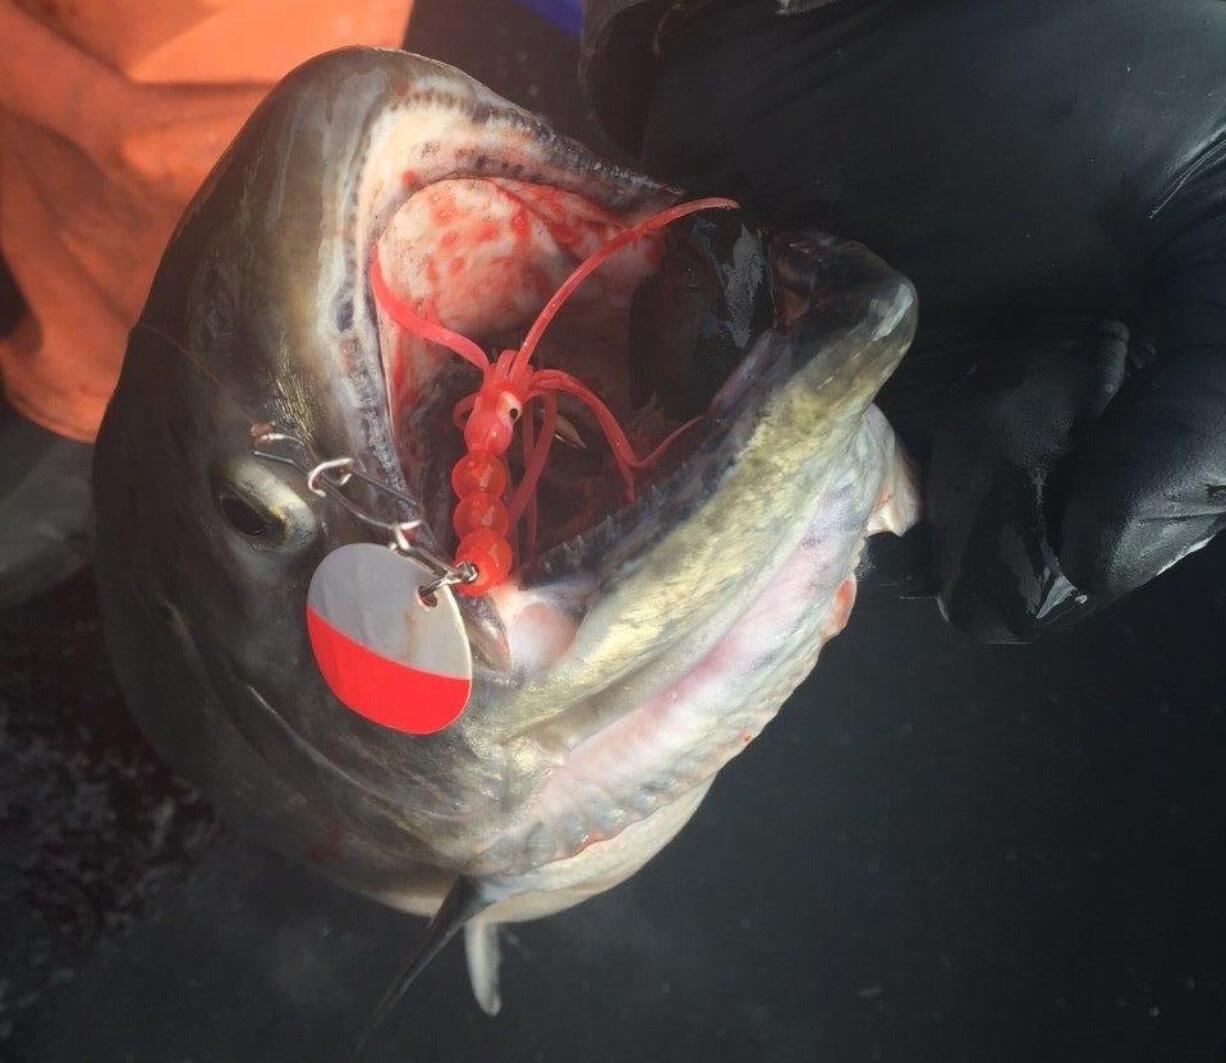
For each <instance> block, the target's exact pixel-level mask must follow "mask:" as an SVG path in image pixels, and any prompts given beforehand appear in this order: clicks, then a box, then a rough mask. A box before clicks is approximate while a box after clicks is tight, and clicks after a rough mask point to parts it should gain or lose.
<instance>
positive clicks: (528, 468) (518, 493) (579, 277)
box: [370, 197, 738, 597]
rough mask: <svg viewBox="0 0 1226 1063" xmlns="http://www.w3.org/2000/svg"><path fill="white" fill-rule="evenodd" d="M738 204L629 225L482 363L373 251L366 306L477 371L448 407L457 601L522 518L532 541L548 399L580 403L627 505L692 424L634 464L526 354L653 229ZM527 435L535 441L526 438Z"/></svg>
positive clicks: (494, 582)
mask: <svg viewBox="0 0 1226 1063" xmlns="http://www.w3.org/2000/svg"><path fill="white" fill-rule="evenodd" d="M737 206H738V204H737V203H735V202H734V201H733V200H731V199H723V198H718V197H712V198H708V199H699V200H694V201H692V202H690V203H683V204H680V205H678V206H675V207H670V208H669V209H667V210H664V211H661V212H660V213H658V214H653V215H652V216H651V217H649V218H645V219H644V220H642V221H640V222H638V223H636V224H635V225H632V226H630V227H629V228H627V229H626V230H624V231H623V232H621V233H619V234H618V235H617V236H615V237H613V239H611V240H609V241H608V242H607V243H605V244H604V245H603V246H602V247H600V248H599V249H598V250H597V251H595V252H593V253H592V254H591V255H589V256H588V257H587V258H586V259H584V260H583V262H581V263H580V264H579V265H578V266H577V267H576V268H575V270H574V271H573V272H572V273H571V274H570V276H569V277H567V278H566V280H565V281H563V282H562V285H561V286H560V287H559V288H558V290H557V291H556V292H554V294H553V295H552V296H551V297H550V299H549V301H548V302H547V303H546V304H545V306H544V308H543V309H542V310H541V312H540V314H538V315H537V318H536V320H535V321H534V322H533V323H532V326H531V327H530V328H529V329H528V332H527V334H526V335H525V336H524V340H523V343H521V344H520V346H519V348H518V349H512V350H504V351H503V352H502V353H501V354H499V355H498V357H497V358H494V359H491V358H490V357H489V356H488V355H487V354H486V353H485V351H484V350H482V349H481V347H480V346H479V345H478V344H476V343H474V342H473V341H472V340H470V339H469V338H468V337H467V336H463V335H461V334H460V333H458V332H454V331H452V330H451V329H448V328H446V327H445V326H443V325H441V324H439V323H438V322H436V321H430V320H429V319H427V318H425V317H423V316H422V315H420V314H418V313H417V312H416V311H414V310H413V309H412V308H411V307H410V306H409V305H408V303H407V302H406V301H405V300H403V299H400V298H399V297H398V296H396V295H395V294H394V293H393V292H392V290H391V289H390V288H389V287H388V285H387V281H386V280H385V278H384V276H383V270H382V267H381V266H380V264H379V256H378V254H377V253H375V254H373V255H372V257H371V267H370V281H371V288H372V290H373V292H374V296H375V299H376V301H377V302H378V303H379V305H380V306H382V307H383V309H384V310H385V311H386V312H387V313H388V314H389V315H390V316H391V318H392V320H393V321H395V322H396V324H397V325H399V326H400V327H401V328H402V329H404V330H405V331H407V332H411V333H413V334H414V335H416V336H419V337H420V338H422V339H424V340H427V341H428V342H431V343H437V344H440V345H441V346H443V347H446V348H448V349H449V350H451V351H452V352H453V353H454V354H456V355H458V356H459V357H460V358H463V359H464V360H465V361H466V362H469V363H470V364H471V365H472V366H473V367H474V368H476V369H478V370H480V371H481V385H480V387H479V388H478V389H477V391H476V392H474V393H473V394H472V395H468V396H465V397H464V398H463V399H461V400H460V401H459V402H458V403H456V406H455V409H454V411H453V419H454V420H455V423H456V426H457V427H458V428H460V429H461V430H462V431H463V433H464V445H465V454H464V455H463V456H462V457H461V458H460V460H459V461H457V462H456V464H455V466H454V468H453V469H452V470H451V486H452V489H453V490H454V491H455V495H456V499H457V502H456V507H455V510H454V512H453V514H452V527H453V528H454V529H455V533H456V535H457V536H458V537H459V544H458V546H457V547H456V553H455V563H456V566H457V568H458V567H460V566H462V565H464V564H465V563H467V564H470V565H472V567H473V568H474V569H475V571H476V573H477V575H476V578H475V579H473V580H471V581H469V582H467V583H461V584H459V585H458V586H457V590H459V591H460V593H462V594H466V595H469V596H470V597H476V596H478V595H482V594H485V593H487V592H488V591H490V590H492V589H493V588H494V587H496V586H498V585H499V584H500V583H502V582H503V581H504V580H505V579H506V578H507V576H508V575H510V572H511V566H512V563H513V554H512V550H511V543H510V540H509V538H508V537H509V535H510V534H511V532H512V530H513V529H514V528H515V527H516V525H517V524H518V522H519V520H520V518H521V517H522V518H523V519H524V521H525V541H527V542H529V543H531V542H534V541H535V537H536V487H537V484H538V482H539V481H540V478H541V473H542V472H543V471H544V468H545V463H546V461H547V460H548V458H549V451H550V447H551V446H552V444H553V437H554V429H555V427H556V424H557V413H558V404H557V395H559V394H566V395H570V396H572V397H573V398H575V399H578V400H579V401H580V402H581V403H583V404H584V405H585V406H586V407H587V408H588V409H589V410H591V411H592V414H593V415H594V416H595V418H596V421H597V423H598V424H599V425H600V429H601V431H602V432H603V433H604V436H605V438H606V439H607V440H608V443H609V447H610V449H611V450H612V454H613V460H614V462H615V464H616V465H617V469H618V473H619V474H620V476H621V479H622V482H623V484H624V486H625V491H626V498H627V501H630V502H633V501H634V491H635V484H634V477H635V473H637V472H641V471H643V470H644V469H649V468H651V467H652V466H653V465H654V464H655V463H656V462H658V461H659V460H660V458H661V457H663V455H664V454H665V452H666V451H667V450H668V448H669V447H670V446H672V444H673V443H674V442H675V441H676V440H677V439H678V438H680V437H681V436H682V435H683V434H684V433H685V432H686V431H688V430H689V429H690V428H691V427H692V426H693V425H695V424H696V423H698V421H700V420H701V417H696V418H694V419H693V420H691V421H687V422H686V423H685V424H683V425H681V426H680V427H679V428H677V429H676V430H674V431H673V432H672V433H671V434H669V436H668V437H667V438H666V439H664V441H663V442H661V443H660V444H659V445H658V446H657V447H656V448H655V450H653V451H652V452H651V453H650V454H648V455H647V456H646V457H642V458H640V457H638V456H637V455H636V454H635V453H634V449H633V447H632V446H631V444H630V440H629V439H628V438H627V437H626V433H625V432H624V431H623V429H622V427H621V425H620V424H619V423H618V421H617V418H616V417H615V416H614V415H613V412H612V411H611V410H610V409H609V408H608V406H606V405H605V403H604V402H603V401H602V400H601V399H600V397H599V396H598V395H596V394H595V392H593V391H592V390H591V389H590V388H588V387H587V386H586V385H585V384H584V383H583V382H582V381H580V380H579V379H577V378H576V377H574V376H572V375H571V374H570V373H566V372H563V371H562V370H560V369H537V368H536V367H534V366H533V365H532V361H531V360H532V355H533V354H534V353H535V351H536V348H537V345H538V344H539V343H540V340H541V337H542V336H543V335H544V333H545V330H546V329H547V328H548V327H549V324H550V322H552V321H553V319H554V318H555V317H556V316H557V314H558V311H559V310H561V308H562V306H563V304H564V303H565V302H566V300H567V299H569V298H570V297H571V295H573V294H574V293H575V291H576V290H577V289H578V288H579V286H580V285H581V284H583V282H584V281H585V280H587V279H588V277H590V276H591V275H592V274H593V273H595V272H596V271H597V270H598V269H599V268H600V267H601V266H602V265H603V264H604V263H605V262H607V261H608V260H609V259H610V258H612V257H613V255H615V254H617V252H618V251H620V250H622V249H623V248H625V247H628V246H630V245H631V244H633V243H634V242H635V241H637V240H639V239H641V238H642V237H643V236H645V235H647V234H648V233H650V232H653V231H655V230H657V229H662V228H664V227H666V226H668V225H670V224H672V223H673V222H675V221H678V220H679V219H681V218H684V217H686V216H687V215H690V214H695V213H698V212H699V211H704V210H729V209H735V208H736V207H737ZM533 401H539V402H540V404H541V415H542V416H541V426H540V433H539V435H536V434H535V433H534V430H533V418H532V417H525V416H524V411H525V409H526V408H527V406H528V404H529V403H530V402H533ZM516 424H520V425H521V426H522V430H521V438H522V442H523V455H524V471H523V475H522V476H521V477H520V480H519V483H518V484H516V485H515V488H514V490H513V491H511V494H510V497H509V498H507V500H506V501H504V497H505V496H506V494H507V492H508V490H509V489H510V472H509V470H508V469H507V463H506V460H505V458H504V455H505V454H506V452H507V451H508V450H509V449H510V447H511V444H512V442H513V440H514V434H515V426H516ZM534 437H535V438H534Z"/></svg>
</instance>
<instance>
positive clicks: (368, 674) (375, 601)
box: [306, 543, 473, 735]
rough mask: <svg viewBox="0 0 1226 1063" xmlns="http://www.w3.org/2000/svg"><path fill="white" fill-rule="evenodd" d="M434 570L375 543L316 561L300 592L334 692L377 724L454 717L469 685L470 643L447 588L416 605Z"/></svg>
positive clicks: (409, 727) (441, 722) (419, 727)
mask: <svg viewBox="0 0 1226 1063" xmlns="http://www.w3.org/2000/svg"><path fill="white" fill-rule="evenodd" d="M433 580H434V574H433V573H432V572H430V570H429V569H427V568H425V567H424V566H423V565H420V564H418V563H417V562H416V561H411V560H409V559H408V558H406V557H402V556H401V555H399V554H395V553H393V552H392V551H391V550H389V549H388V548H387V547H385V546H377V545H375V544H374V543H350V544H349V545H347V546H342V547H340V548H339V549H337V550H334V551H332V553H330V554H329V555H328V556H327V557H325V558H324V559H323V561H322V562H321V563H320V565H319V568H317V569H316V570H315V575H314V576H313V577H312V578H311V587H310V590H309V591H308V592H307V610H306V621H307V633H308V634H309V636H310V639H311V649H312V650H313V651H314V652H315V660H316V662H317V663H318V665H319V670H320V672H321V673H323V677H324V680H325V682H327V684H328V687H329V688H330V689H331V691H332V693H333V694H335V695H336V698H337V700H338V701H340V702H341V703H342V704H344V705H346V706H348V707H349V708H350V709H352V710H353V711H354V712H356V713H358V714H359V715H361V716H364V717H366V719H368V720H372V721H374V722H375V723H377V724H381V725H382V726H384V727H390V728H391V729H393V730H395V731H403V732H406V733H408V734H415V735H425V734H432V733H434V732H435V731H441V730H442V729H443V728H444V727H446V726H447V725H448V724H450V723H453V722H454V721H455V720H456V719H457V718H458V717H459V715H460V713H462V712H463V711H464V706H465V705H467V704H468V696H469V694H470V693H471V691H472V676H473V663H472V650H471V648H470V647H469V644H468V637H467V636H466V635H465V633H464V624H463V621H462V620H461V619H460V610H459V608H458V607H457V606H456V602H455V598H454V597H453V596H452V594H451V591H450V590H448V589H446V588H443V589H442V590H440V591H438V593H437V594H436V595H435V597H436V600H437V604H436V605H434V606H433V607H432V608H431V607H427V606H426V605H423V604H422V602H421V600H420V598H419V597H418V593H417V592H418V591H419V590H420V589H421V588H422V587H424V586H425V585H426V584H428V583H431V582H432V581H433Z"/></svg>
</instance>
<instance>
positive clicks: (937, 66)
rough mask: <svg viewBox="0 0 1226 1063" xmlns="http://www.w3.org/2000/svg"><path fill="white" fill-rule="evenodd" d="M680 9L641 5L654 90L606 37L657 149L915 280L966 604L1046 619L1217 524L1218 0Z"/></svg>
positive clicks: (911, 385)
mask: <svg viewBox="0 0 1226 1063" xmlns="http://www.w3.org/2000/svg"><path fill="white" fill-rule="evenodd" d="M615 6H619V5H615ZM662 10H663V9H662V8H660V7H659V5H654V10H653V4H652V3H651V2H650V0H648V2H646V3H644V4H642V5H641V6H640V7H638V8H637V9H636V10H635V11H633V12H631V15H632V16H633V20H637V22H638V24H639V25H640V26H641V25H650V26H651V27H652V33H653V35H654V38H655V43H654V49H655V52H656V53H658V58H655V59H653V58H652V57H651V54H650V53H651V47H650V46H643V47H641V48H640V49H639V51H638V52H637V53H636V52H635V51H634V50H633V49H632V48H630V49H627V48H626V47H625V46H624V44H623V46H622V47H621V50H620V54H623V55H630V56H636V55H637V59H636V60H635V61H636V62H637V63H638V64H639V65H640V66H641V67H643V68H644V69H642V70H640V71H639V73H638V74H636V75H635V74H631V75H628V76H631V77H634V78H636V82H635V84H636V88H641V87H642V86H643V85H645V86H646V89H645V90H644V91H642V92H641V93H640V94H639V95H638V96H636V95H634V94H627V95H625V96H623V97H619V98H617V99H614V98H612V95H611V94H610V92H609V87H610V85H611V84H613V83H614V79H612V78H611V77H610V76H609V70H610V69H611V68H610V66H609V64H608V63H605V64H604V65H603V66H600V64H599V63H596V64H589V66H590V68H591V69H593V70H594V69H596V68H597V67H599V68H600V72H601V76H600V77H599V78H592V79H591V80H590V85H591V88H592V91H593V93H594V96H595V102H596V103H597V105H598V109H600V110H602V111H603V112H604V114H605V117H606V119H607V123H608V126H609V128H611V129H613V130H615V131H620V132H621V133H622V135H623V139H625V140H627V141H632V140H633V138H634V132H633V131H634V130H637V129H641V130H642V142H641V149H642V155H643V162H644V165H645V167H646V168H647V169H648V170H649V171H651V172H653V173H655V174H657V175H659V176H662V177H664V178H667V179H669V180H672V181H674V182H675V183H677V184H679V185H681V186H682V187H685V188H687V189H690V190H692V191H693V192H695V193H720V194H724V195H731V196H734V197H736V198H738V199H739V200H741V201H742V203H744V204H745V205H746V206H747V207H749V208H750V209H752V210H753V211H755V212H757V213H758V214H759V215H761V216H763V217H764V218H766V219H767V220H769V221H774V222H777V223H779V224H781V225H787V226H791V227H802V228H803V227H806V226H812V227H817V228H821V229H826V230H829V231H833V232H837V233H838V234H839V235H840V236H844V237H849V238H852V239H857V240H860V241H862V242H864V243H865V244H867V245H868V246H869V247H871V248H872V249H873V250H874V251H875V252H876V253H878V254H880V255H881V256H882V257H884V258H886V259H887V260H888V261H889V262H890V263H891V265H893V266H894V267H895V268H897V269H899V270H901V271H902V272H904V273H906V274H908V275H909V276H910V277H911V278H912V280H914V281H915V282H916V285H917V287H918V289H919V293H920V308H921V315H920V316H921V324H920V333H919V335H918V337H917V339H916V343H915V345H914V347H913V348H912V352H911V354H909V355H908V358H907V360H906V362H905V363H904V366H903V369H902V370H901V371H900V373H899V374H898V376H896V377H895V379H894V380H893V381H892V382H891V384H890V385H889V387H888V388H887V390H886V392H885V393H883V396H882V399H881V404H882V406H883V407H884V408H885V410H886V412H887V414H889V415H890V416H891V419H892V420H893V421H894V423H895V425H896V426H897V427H898V429H899V430H900V432H901V434H902V435H903V438H904V440H906V441H907V442H908V444H909V445H910V446H911V447H912V449H913V450H914V451H915V452H916V454H917V456H918V457H919V458H920V459H921V462H922V464H923V467H924V471H925V477H926V480H925V497H926V504H927V529H926V532H925V533H924V534H925V536H926V538H927V544H926V545H927V547H928V549H929V551H930V556H931V580H932V584H933V588H934V589H935V590H936V591H937V592H938V593H939V595H940V599H941V602H942V605H943V608H944V611H945V614H946V615H947V616H948V617H949V619H950V620H951V621H952V622H953V623H954V624H956V625H957V626H959V627H961V628H963V629H965V630H968V631H970V632H972V633H974V634H976V635H978V636H979V637H981V638H985V639H989V640H994V641H1009V640H1016V639H1029V638H1032V637H1034V636H1035V635H1036V634H1038V633H1040V632H1041V631H1044V630H1047V629H1049V628H1051V627H1053V626H1056V625H1059V624H1062V623H1067V622H1068V621H1070V620H1072V619H1076V618H1078V617H1080V616H1083V615H1085V614H1086V613H1087V612H1089V611H1090V610H1092V609H1093V608H1095V607H1097V606H1099V605H1101V604H1104V603H1106V602H1109V601H1111V600H1112V599H1114V598H1116V597H1118V596H1119V595H1121V594H1123V593H1125V592H1127V591H1129V590H1131V589H1133V588H1135V587H1137V586H1139V585H1141V584H1143V583H1145V582H1146V581H1148V580H1150V579H1152V578H1153V577H1154V576H1156V575H1158V574H1159V573H1160V572H1162V571H1163V570H1164V569H1165V568H1167V567H1168V566H1169V565H1171V564H1173V563H1174V562H1175V561H1176V560H1178V559H1179V558H1180V557H1182V556H1183V555H1184V554H1185V553H1187V552H1188V551H1190V550H1191V549H1193V548H1195V547H1196V546H1198V545H1202V544H1203V543H1205V542H1206V541H1208V539H1209V538H1210V537H1212V536H1213V535H1214V534H1215V533H1216V532H1217V531H1219V530H1220V529H1221V528H1222V527H1223V526H1224V525H1226V517H1224V514H1226V64H1224V61H1223V56H1226V4H1223V3H1221V2H1220V0H1162V2H1161V3H1120V2H1119V0H1080V2H1079V3H1077V4H1070V3H1068V2H1067V0H960V2H954V0H946V2H937V0H933V2H921V0H876V2H873V0H841V2H838V3H835V4H833V5H832V6H828V7H824V8H822V9H819V10H818V11H816V12H814V13H812V14H806V15H802V16H791V17H780V16H779V15H777V14H776V13H775V8H774V4H773V3H771V2H770V0H705V2H703V3H699V4H694V3H693V0H690V3H689V4H688V6H687V5H683V6H682V7H681V8H680V9H679V10H678V11H676V12H675V14H676V16H677V17H671V16H670V17H668V18H666V19H665V21H664V25H663V28H662V29H661V30H659V31H658V32H656V27H657V26H658V25H659V20H660V13H661V11H662ZM649 14H650V17H648V15H649ZM618 17H619V18H621V17H623V16H620V15H619V16H618ZM614 28H615V29H616V26H615V27H614ZM616 37H617V34H616V32H613V33H612V34H610V37H609V39H610V40H614V41H616ZM617 53H618V49H617V48H611V49H609V54H610V55H613V54H617ZM649 73H650V75H651V76H650V77H649V76H648V74H649ZM653 79H654V80H653ZM635 99H641V100H642V101H643V108H644V109H643V111H642V113H641V114H637V115H636V114H633V113H629V114H628V113H627V107H628V106H629V102H628V101H631V102H632V101H633V100H635ZM630 146H631V147H632V148H634V147H637V145H634V144H633V143H631V144H630Z"/></svg>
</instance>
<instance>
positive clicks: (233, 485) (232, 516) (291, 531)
mask: <svg viewBox="0 0 1226 1063" xmlns="http://www.w3.org/2000/svg"><path fill="white" fill-rule="evenodd" d="M213 505H214V507H215V508H216V511H217V514H218V516H220V517H221V519H222V521H223V522H224V523H225V525H226V526H227V527H228V528H229V529H230V530H231V531H232V532H234V533H235V535H237V536H239V537H240V538H241V539H242V540H243V541H244V542H245V543H247V544H248V545H250V546H253V547H255V548H257V549H263V550H283V549H287V548H295V547H299V546H303V545H305V544H306V543H308V542H309V541H310V540H311V539H313V538H314V536H315V533H316V531H317V530H318V524H317V521H316V518H315V514H314V512H313V510H312V508H311V504H310V502H308V501H307V500H306V499H304V498H303V497H302V495H301V494H299V493H298V492H297V491H295V490H294V489H293V488H292V487H291V486H290V485H289V484H288V483H286V482H285V481H284V480H283V479H281V478H280V477H279V476H277V475H276V473H275V472H273V471H272V470H271V469H269V468H268V466H267V465H266V464H264V463H263V462H260V461H258V460H256V459H240V460H239V461H235V462H230V463H227V464H226V465H225V466H224V467H223V468H220V469H217V470H215V471H214V474H213Z"/></svg>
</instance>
